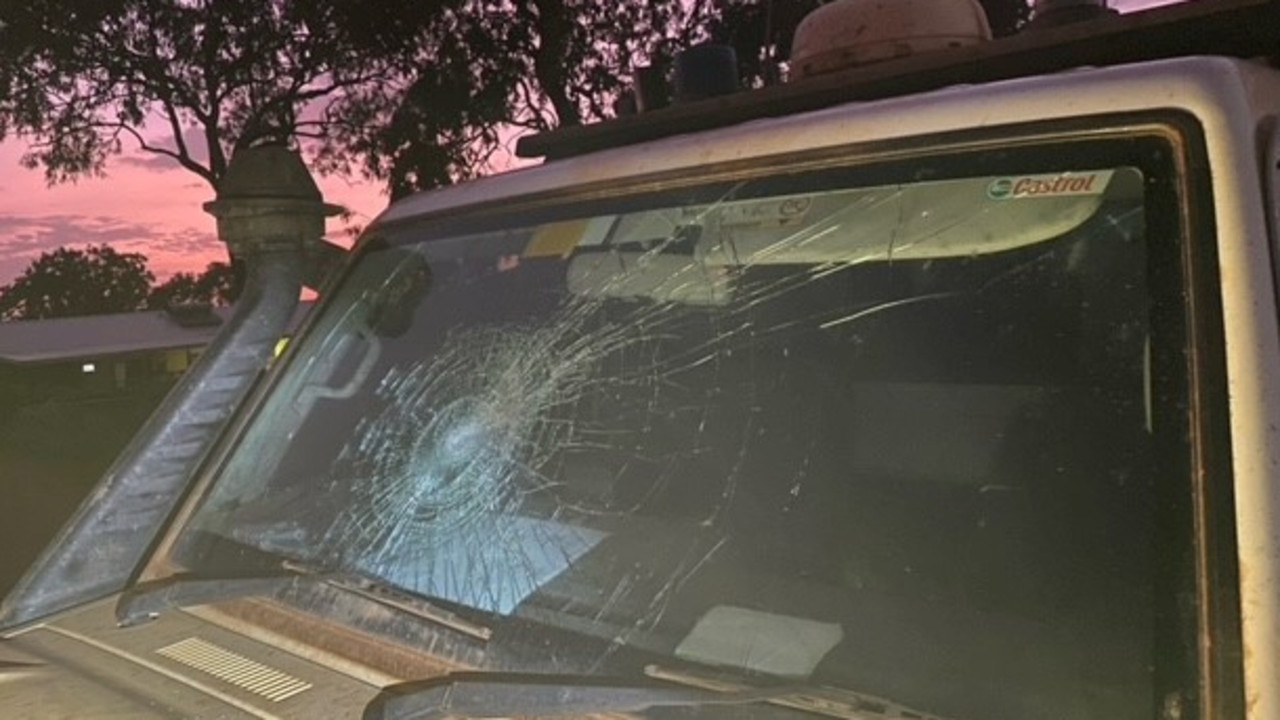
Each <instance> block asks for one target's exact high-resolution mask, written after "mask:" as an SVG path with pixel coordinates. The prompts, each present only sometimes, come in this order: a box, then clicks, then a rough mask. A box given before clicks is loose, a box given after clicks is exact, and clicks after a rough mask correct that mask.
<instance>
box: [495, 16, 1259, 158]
mask: <svg viewBox="0 0 1280 720" xmlns="http://www.w3.org/2000/svg"><path fill="white" fill-rule="evenodd" d="M1184 55H1225V56H1230V57H1257V56H1266V57H1269V58H1275V57H1277V55H1280V0H1199V1H1198V2H1187V3H1184V4H1180V5H1170V6H1165V7H1161V8H1156V9H1153V10H1147V11H1143V12H1136V13H1131V14H1128V15H1120V16H1113V17H1103V18H1099V19H1095V20H1087V21H1082V22H1078V23H1074V24H1070V25H1063V26H1059V27H1052V28H1045V29H1038V30H1034V31H1028V32H1024V33H1021V34H1018V35H1012V36H1009V37H1005V38H1000V39H997V40H992V41H990V42H987V43H983V44H981V45H975V46H969V47H963V48H956V49H954V50H945V51H938V52H933V53H926V54H922V55H916V56H912V57H907V58H903V59H901V60H892V61H886V62H883V63H878V64H874V65H868V66H864V67H858V68H852V69H849V70H843V71H840V72H836V73H832V74H830V75H822V76H818V77H814V78H808V79H805V80H802V81H796V82H792V83H788V84H783V85H774V86H771V87H766V88H762V89H759V90H753V91H749V92H740V93H736V94H734V95H726V96H721V97H716V98H711V99H707V100H701V101H698V102H691V103H688V104H683V105H674V106H671V107H667V108H663V109H661V110H654V111H652V112H648V113H643V114H639V115H626V116H623V117H619V118H616V119H613V120H608V121H604V122H601V123H596V124H593V125H579V126H574V127H566V128H561V129H559V130H553V131H551V132H545V133H540V134H537V135H527V136H525V137H522V138H520V139H519V140H518V141H517V143H516V155H517V156H519V157H524V158H535V157H545V158H546V159H548V160H554V159H558V158H566V157H572V156H575V155H583V154H586V153H589V152H595V151H597V150H604V149H607V148H612V147H621V146H624V145H633V144H636V143H640V142H646V141H649V140H656V139H658V138H663V137H668V136H671V135H679V134H683V133H689V132H696V131H700V130H709V129H711V128H716V127H723V126H727V125H735V124H737V123H741V122H744V121H746V120H755V119H760V118H767V117H779V116H783V115H791V114H793V113H797V112H804V111H808V110H817V109H819V108H824V107H829V106H831V105H837V104H840V103H845V102H851V101H859V100H877V99H881V98H887V97H894V96H899V95H909V94H913V93H919V92H924V91H927V90H935V89H939V88H943V87H947V86H950V85H958V84H973V83H985V82H992V81H996V80H1006V79H1010V78H1016V77H1025V76H1031V75H1040V74H1044V73H1050V72H1055V71H1060V70H1066V69H1069V68H1073V67H1080V66H1086V65H1087V66H1104V65H1119V64H1124V63H1132V62H1139V61H1143V60H1158V59H1161V58H1170V57H1178V56H1184Z"/></svg>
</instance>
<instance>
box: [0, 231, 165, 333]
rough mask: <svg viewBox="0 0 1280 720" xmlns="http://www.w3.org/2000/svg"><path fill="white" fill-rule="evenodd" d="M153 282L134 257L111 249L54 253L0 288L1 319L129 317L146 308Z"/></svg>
mask: <svg viewBox="0 0 1280 720" xmlns="http://www.w3.org/2000/svg"><path fill="white" fill-rule="evenodd" d="M154 279H155V276H154V275H152V274H151V271H150V270H148V269H147V259H146V257H145V256H143V255H140V254H138V253H120V252H116V250H115V249H113V248H112V247H111V246H109V245H94V246H90V247H87V248H85V249H83V250H78V249H74V248H58V249H57V250H53V251H50V252H47V253H44V254H43V255H41V256H40V257H38V258H36V260H35V261H33V262H32V263H31V265H29V266H28V267H27V269H26V270H24V271H23V273H22V274H21V275H20V276H18V278H17V279H16V280H14V281H13V282H12V283H10V284H8V285H5V286H3V287H0V318H2V319H5V320H39V319H44V318H56V317H68V316H73V315H102V314H107V313H119V312H131V311H134V310H140V309H142V308H144V307H146V304H147V297H148V294H149V290H150V285H151V282H152V281H153V280H154Z"/></svg>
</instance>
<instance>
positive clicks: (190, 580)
mask: <svg viewBox="0 0 1280 720" xmlns="http://www.w3.org/2000/svg"><path fill="white" fill-rule="evenodd" d="M276 567H278V568H279V571H278V572H272V573H268V574H266V575H256V576H232V577H221V576H208V575H201V574H198V573H175V574H173V575H169V576H167V577H163V578H157V579H155V580H144V581H142V582H139V583H135V584H134V585H132V586H131V587H129V588H128V589H127V590H125V591H124V593H123V594H122V595H121V596H120V599H119V600H118V601H117V602H116V622H117V623H119V624H120V626H121V627H130V626H133V625H138V624H140V623H143V622H146V621H148V620H154V619H155V618H156V617H157V616H158V615H159V614H160V612H161V611H162V610H166V609H169V608H180V607H188V606H191V605H206V604H208V603H214V602H219V601H223V600H235V599H238V598H242V597H252V596H255V595H274V594H275V593H277V592H279V591H281V590H283V589H285V588H287V587H290V586H297V585H298V584H299V583H325V584H327V585H329V586H331V587H335V588H338V589H339V590H342V591H344V592H348V593H353V594H355V595H359V596H360V597H363V598H365V599H366V600H370V601H372V602H376V603H379V604H381V605H385V606H387V607H390V608H393V609H395V610H398V611H400V612H402V613H406V614H409V615H413V616H414V617H417V618H419V619H422V620H426V621H427V622H430V623H433V624H436V625H441V626H443V627H446V628H449V629H450V630H453V631H454V632H459V633H463V634H465V635H469V636H471V637H473V638H476V639H477V640H482V641H488V640H489V638H490V637H491V636H492V635H493V631H492V630H490V629H489V628H487V627H485V626H483V625H480V624H478V623H475V622H471V621H470V620H467V619H466V618H463V617H460V616H458V615H456V614H455V613H452V612H449V611H448V610H445V609H444V608H441V607H438V606H436V605H435V604H434V603H432V602H430V601H429V600H427V599H426V598H423V597H420V596H418V595H415V594H413V593H409V592H402V591H400V590H397V589H395V588H392V587H389V586H387V585H385V584H383V583H380V582H378V581H377V580H375V579H373V578H369V577H364V576H363V575H360V574H358V573H352V572H337V571H332V570H328V569H325V568H319V567H313V566H311V565H307V564H304V563H300V562H297V561H294V560H290V559H287V558H282V559H281V561H280V563H279V565H277V566H276Z"/></svg>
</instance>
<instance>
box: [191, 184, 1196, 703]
mask: <svg viewBox="0 0 1280 720" xmlns="http://www.w3.org/2000/svg"><path fill="white" fill-rule="evenodd" d="M1147 180H1148V178H1146V177H1145V176H1144V173H1143V172H1142V171H1141V170H1140V169H1139V168H1137V167H1132V166H1104V165H1093V166H1085V167H1063V166H1061V165H1056V166H1052V167H1044V168H1042V169H1038V170H1037V171H1035V172H1021V173H1016V174H988V175H981V176H956V177H951V178H945V179H931V180H926V181H922V180H919V179H916V180H911V181H905V182H894V183H890V184H886V183H883V182H881V183H874V182H868V181H867V179H866V173H861V174H860V173H846V172H841V171H821V172H819V171H814V172H810V173H793V174H790V175H785V176H778V175H773V176H769V177H765V178H762V179H759V180H748V181H735V182H732V183H721V184H707V185H706V186H705V187H703V186H699V187H693V188H688V189H681V190H677V191H671V192H664V193H653V194H649V195H643V194H641V195H631V196H627V197H624V198H622V199H613V200H596V201H591V202H586V201H584V202H581V203H577V204H565V205H562V206H557V207H554V208H551V209H546V208H543V209H540V210H539V209H535V210H531V211H529V212H527V213H523V214H518V213H515V212H508V213H505V214H504V213H500V212H495V213H489V214H485V215H483V216H482V215H476V216H474V217H470V218H463V219H453V220H449V221H447V222H434V223H431V222H405V223H401V224H398V225H395V226H392V227H387V228H383V229H381V230H380V231H378V232H379V234H378V236H377V237H376V238H374V239H371V240H368V241H367V243H366V245H367V246H366V247H365V249H364V254H363V257H362V259H361V260H360V261H359V262H358V264H357V265H356V266H355V267H354V268H353V269H352V270H351V272H350V275H349V276H348V278H347V279H346V282H345V283H344V284H343V285H342V286H341V288H340V289H339V290H338V291H337V292H336V293H335V295H334V296H333V297H332V298H330V300H329V302H328V304H327V305H326V306H325V307H324V309H323V311H322V314H321V316H320V317H319V318H318V319H317V320H316V321H315V323H314V324H313V327H312V328H311V331H310V332H309V334H307V335H306V336H305V337H303V338H301V339H300V340H299V347H297V348H295V349H294V351H293V354H292V359H291V361H290V362H289V365H288V366H287V368H285V370H284V371H283V374H282V375H281V376H280V377H279V378H277V380H276V382H275V385H274V388H273V391H272V393H271V394H270V395H269V396H267V398H266V400H265V402H264V404H263V405H262V406H261V407H260V408H259V409H258V410H257V411H256V415H255V417H254V419H253V420H252V421H251V422H250V423H249V424H248V425H247V426H246V427H247V429H246V430H244V431H243V433H242V434H241V436H240V437H239V439H238V440H237V444H236V446H235V448H234V449H233V451H232V452H231V454H230V456H229V459H228V460H226V461H225V463H224V464H223V466H222V468H221V470H220V471H219V474H218V476H217V478H216V481H215V482H214V484H213V485H212V486H211V488H210V489H209V490H208V491H207V492H206V494H205V496H204V497H203V499H202V501H201V503H200V505H199V506H198V509H197V511H196V513H195V514H194V516H193V517H192V518H191V520H190V521H189V522H188V523H187V526H186V530H185V531H184V534H183V535H182V536H181V538H180V541H179V542H178V543H177V545H176V547H175V550H174V552H175V554H176V557H177V558H178V559H179V561H180V562H181V563H182V564H183V565H185V566H187V567H193V568H200V567H212V566H215V565H217V563H216V562H215V560H216V559H217V558H215V557H214V556H215V555H216V553H215V546H216V545H217V543H212V542H211V541H210V538H213V539H217V540H229V541H233V542H234V543H236V544H238V545H246V546H252V547H255V548H259V549H262V550H266V551H269V552H272V553H277V554H283V555H285V556H287V557H291V558H298V559H301V560H305V561H307V562H310V563H313V564H315V565H317V566H320V567H326V568H339V569H348V570H350V571H352V572H358V573H360V574H361V575H362V576H364V577H374V578H378V579H380V580H381V581H384V582H385V583H386V584H387V585H389V586H392V587H394V588H397V589H399V590H402V591H406V592H410V593H413V594H414V595H416V596H421V597H425V598H430V599H431V600H432V601H433V602H435V603H437V604H439V605H441V606H442V607H445V608H447V609H448V610H449V611H450V612H454V613H457V614H459V615H460V616H463V617H466V618H468V620H469V621H471V622H475V623H478V624H480V625H483V626H484V627H486V628H487V629H488V630H492V636H491V637H488V636H486V642H484V643H478V644H477V645H476V647H480V650H479V651H477V652H475V653H472V654H471V655H469V656H468V658H467V662H468V663H471V664H473V665H476V664H478V665H481V666H484V667H488V668H494V669H497V668H506V669H517V670H519V669H522V670H534V671H537V670H545V671H560V672H567V671H573V672H612V673H614V674H618V673H619V672H620V671H629V670H631V669H635V668H642V667H645V666H648V667H649V668H650V670H651V671H652V670H653V669H654V668H655V667H656V668H660V669H664V671H671V672H691V673H693V672H704V671H705V672H726V671H727V672H731V673H733V674H734V675H736V676H739V677H750V676H763V677H769V678H781V679H785V680H787V681H788V682H792V681H795V680H803V681H805V682H809V683H814V684H822V685H831V686H837V687H847V688H856V689H859V690H861V691H866V692H872V693H875V694H879V695H882V696H885V697H890V698H893V699H894V700H896V701H898V702H901V703H903V704H905V705H909V706H911V707H914V708H917V709H919V710H921V711H924V712H928V713H936V714H938V715H940V716H946V717H949V718H955V719H957V720H960V719H967V718H973V719H975V720H977V719H979V718H981V719H984V720H1002V719H1009V720H1012V719H1015V718H1016V719H1019V720H1030V719H1033V718H1044V719H1045V720H1064V719H1066V718H1100V717H1105V718H1109V719H1116V718H1149V717H1152V716H1153V710H1152V708H1153V695H1154V694H1155V691H1154V689H1153V687H1154V686H1153V679H1152V677H1153V669H1152V668H1153V666H1154V665H1155V664H1156V658H1155V655H1154V653H1155V651H1154V650H1153V648H1154V647H1155V646H1156V645H1157V643H1156V641H1155V639H1154V633H1155V627H1156V624H1157V623H1156V615H1157V610H1158V609H1157V607H1156V605H1157V603H1156V600H1155V598H1154V592H1155V591H1154V589H1153V588H1154V587H1155V586H1156V582H1157V579H1156V577H1155V574H1156V563H1155V562H1154V561H1153V538H1154V533H1155V526H1156V524H1157V523H1156V512H1157V508H1156V504H1157V503H1156V501H1155V491H1154V490H1153V487H1154V486H1155V484H1156V477H1155V476H1156V471H1155V469H1154V468H1155V466H1154V464H1153V461H1152V459H1151V453H1150V445H1151V442H1152V437H1153V432H1155V429H1156V428H1158V427H1159V426H1160V423H1161V420H1160V418H1162V417H1172V416H1173V415H1174V414H1176V413H1177V412H1179V409H1178V408H1177V407H1176V405H1175V404H1174V403H1175V401H1176V399H1175V398H1169V397H1161V396H1158V395H1157V396H1153V393H1152V392H1151V387H1152V379H1151V372H1150V368H1151V354H1152V352H1153V349H1152V348H1153V343H1158V342H1160V340H1159V338H1155V339H1153V336H1152V331H1151V324H1150V319H1149V316H1150V314H1151V307H1152V300H1151V298H1150V297H1149V292H1148V282H1147V278H1148V267H1149V257H1148V255H1149V252H1148V248H1149V245H1150V242H1149V239H1148V237H1147V232H1146V229H1145V228H1146V225H1147V218H1149V217H1150V213H1151V210H1152V208H1151V207H1149V202H1150V201H1149V199H1148V198H1147V197H1146V191H1145V190H1144V188H1145V187H1146V186H1147ZM1165 251H1169V250H1168V248H1166V249H1165ZM1171 424H1172V426H1174V427H1181V426H1180V425H1178V424H1176V423H1171ZM1171 424H1170V423H1166V429H1167V427H1169V426H1170V425H1171ZM1162 472H1167V464H1166V466H1162ZM1174 480H1176V478H1174V479H1172V480H1171V482H1172V481H1174ZM441 632H445V631H441ZM441 647H444V646H441ZM436 651H437V652H445V651H444V650H441V649H437V650H436ZM696 712H697V713H699V714H701V713H706V714H707V715H706V716H707V717H711V716H712V714H713V713H716V712H720V713H724V712H727V711H725V710H723V709H720V710H717V709H712V708H705V709H702V708H700V709H698V710H697V711H696ZM729 716H731V715H729Z"/></svg>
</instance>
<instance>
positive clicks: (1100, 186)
mask: <svg viewBox="0 0 1280 720" xmlns="http://www.w3.org/2000/svg"><path fill="white" fill-rule="evenodd" d="M1112 174H1114V171H1113V170H1097V171H1094V172H1079V173H1059V174H1056V175H1019V176H1014V177H1002V178H996V179H995V180H992V181H991V183H990V184H989V185H987V197H989V198H991V199H992V200H1012V199H1015V198H1045V197H1069V196H1072V195H1101V194H1102V193H1103V192H1105V191H1106V189H1107V184H1108V183H1110V182H1111V176H1112Z"/></svg>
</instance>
